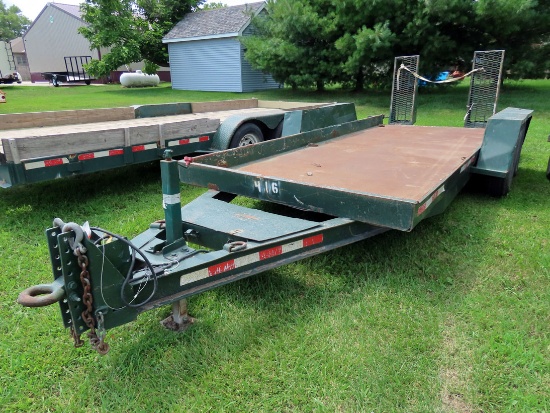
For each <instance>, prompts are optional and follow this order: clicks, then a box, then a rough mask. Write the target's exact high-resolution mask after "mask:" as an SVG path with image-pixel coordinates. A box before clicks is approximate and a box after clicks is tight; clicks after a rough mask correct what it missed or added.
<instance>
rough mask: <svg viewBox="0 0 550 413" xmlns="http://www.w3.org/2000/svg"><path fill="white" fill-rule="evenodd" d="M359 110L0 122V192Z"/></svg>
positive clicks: (8, 118)
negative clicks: (0, 189)
mask: <svg viewBox="0 0 550 413" xmlns="http://www.w3.org/2000/svg"><path fill="white" fill-rule="evenodd" d="M355 119H357V118H356V113H355V106H354V105H353V104H351V103H347V104H337V103H303V102H270V101H259V100H257V99H243V100H234V101H221V102H204V103H168V104H157V105H141V106H134V107H128V108H111V109H95V110H77V111H60V112H41V113H28V114H25V113H19V114H6V115H0V130H1V134H0V187H2V188H9V187H11V186H15V185H21V184H29V183H35V182H40V181H46V180H51V179H57V178H63V177H69V176H73V175H79V174H85V173H92V172H97V171H103V170H108V169H112V168H117V167H122V166H125V165H132V164H136V163H145V162H151V161H156V160H160V159H162V154H163V152H164V150H165V149H170V150H172V151H173V154H174V156H184V155H187V154H192V153H207V152H212V151H217V150H223V149H227V148H230V147H235V146H240V145H244V144H251V143H256V142H261V141H263V140H269V139H274V138H278V137H281V136H287V135H290V134H295V133H299V132H305V131H309V130H313V129H317V128H322V127H326V126H329V125H332V124H339V123H342V122H347V121H351V120H355Z"/></svg>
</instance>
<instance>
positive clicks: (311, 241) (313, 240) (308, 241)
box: [303, 234, 323, 248]
mask: <svg viewBox="0 0 550 413" xmlns="http://www.w3.org/2000/svg"><path fill="white" fill-rule="evenodd" d="M303 242H304V248H305V247H310V246H312V245H315V244H320V243H322V242H323V234H319V235H314V236H313V237H309V238H305V239H304V241H303Z"/></svg>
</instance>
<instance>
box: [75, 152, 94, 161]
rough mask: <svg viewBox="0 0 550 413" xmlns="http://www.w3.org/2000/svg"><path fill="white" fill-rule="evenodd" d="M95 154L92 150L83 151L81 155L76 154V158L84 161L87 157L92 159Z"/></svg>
mask: <svg viewBox="0 0 550 413" xmlns="http://www.w3.org/2000/svg"><path fill="white" fill-rule="evenodd" d="M94 158H95V156H94V153H93V152H90V153H83V154H81V155H78V160H79V161H85V160H87V159H94Z"/></svg>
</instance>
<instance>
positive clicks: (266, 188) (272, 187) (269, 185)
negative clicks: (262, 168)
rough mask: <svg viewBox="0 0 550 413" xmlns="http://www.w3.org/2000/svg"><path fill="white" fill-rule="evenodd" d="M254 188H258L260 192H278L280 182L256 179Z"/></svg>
mask: <svg viewBox="0 0 550 413" xmlns="http://www.w3.org/2000/svg"><path fill="white" fill-rule="evenodd" d="M254 188H256V189H257V190H258V191H259V192H260V193H265V194H278V193H279V182H270V181H255V182H254Z"/></svg>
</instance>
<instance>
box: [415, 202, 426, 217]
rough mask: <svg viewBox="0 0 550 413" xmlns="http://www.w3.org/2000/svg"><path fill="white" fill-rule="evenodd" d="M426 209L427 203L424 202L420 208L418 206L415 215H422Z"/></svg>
mask: <svg viewBox="0 0 550 413" xmlns="http://www.w3.org/2000/svg"><path fill="white" fill-rule="evenodd" d="M426 209H428V203H425V204H424V205H422V206H421V207H420V208H418V212H417V213H416V215H422V214H423V213H424V211H425V210H426Z"/></svg>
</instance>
